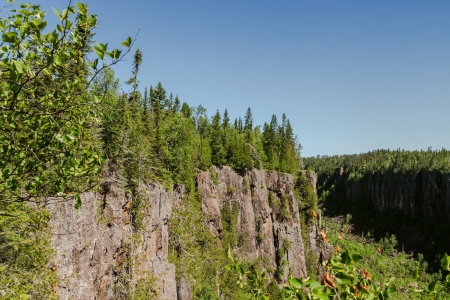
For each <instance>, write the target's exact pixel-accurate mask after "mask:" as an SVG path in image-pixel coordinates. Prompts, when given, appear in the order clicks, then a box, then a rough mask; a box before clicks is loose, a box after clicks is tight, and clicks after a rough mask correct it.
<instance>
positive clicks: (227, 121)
mask: <svg viewBox="0 0 450 300" xmlns="http://www.w3.org/2000/svg"><path fill="white" fill-rule="evenodd" d="M229 125H230V117H229V116H228V110H227V109H225V112H224V113H223V122H222V127H223V128H224V129H225V128H227V127H228V126H229Z"/></svg>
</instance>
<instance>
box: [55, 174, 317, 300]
mask: <svg viewBox="0 0 450 300" xmlns="http://www.w3.org/2000/svg"><path fill="white" fill-rule="evenodd" d="M311 180H312V179H311ZM197 186H198V193H199V197H200V201H201V204H202V208H201V209H202V213H203V214H204V215H205V219H206V222H205V226H207V227H208V228H209V229H210V230H211V231H212V232H214V233H215V235H216V237H217V238H218V239H221V240H222V239H223V238H224V236H225V234H226V231H227V230H228V231H229V230H230V228H231V229H232V230H233V231H234V232H233V233H234V234H235V236H238V237H239V238H238V239H237V240H238V241H237V243H236V244H235V245H233V246H235V247H234V252H235V254H236V256H238V257H241V258H249V259H256V258H263V260H264V262H265V267H266V269H267V270H268V271H269V275H271V276H272V277H274V278H275V277H276V278H277V279H278V280H281V282H283V281H285V280H286V279H287V276H288V274H292V275H294V276H297V277H306V276H307V271H306V265H305V255H304V247H303V241H302V234H301V226H300V215H299V209H298V203H297V199H296V198H295V196H294V191H293V186H294V178H293V176H292V175H289V174H283V173H277V172H272V171H263V170H251V171H246V172H244V173H242V174H239V173H237V172H235V171H233V170H232V169H231V168H229V167H221V168H217V167H212V168H211V169H210V170H209V171H208V172H200V173H198V174H197ZM101 187H102V188H101V189H100V190H99V191H95V192H90V193H85V194H82V195H81V200H82V206H81V207H80V208H79V209H75V208H74V200H64V199H59V198H55V199H53V201H52V204H51V205H50V206H49V210H50V212H51V214H52V223H51V228H52V232H53V233H54V234H53V240H52V245H53V247H54V249H55V252H56V257H55V261H54V264H53V267H54V268H56V269H57V270H58V274H59V278H60V284H59V286H57V287H56V289H57V290H58V293H59V295H60V297H61V299H127V293H130V291H132V290H133V289H135V288H136V286H139V285H142V284H145V283H146V281H145V280H147V279H148V280H150V281H147V283H148V288H149V289H152V291H151V295H153V296H155V295H156V296H155V297H156V298H157V299H177V297H178V299H191V298H192V295H191V292H190V287H189V283H188V282H180V283H179V286H177V283H176V279H175V267H174V265H172V264H171V263H169V262H168V247H169V245H168V241H169V235H170V228H169V225H168V222H169V220H170V218H171V214H172V208H173V207H175V206H181V205H183V204H182V201H183V195H184V190H183V188H182V187H178V188H176V189H174V190H173V191H171V192H170V193H169V192H167V191H166V190H165V189H164V188H163V187H162V186H161V185H159V184H151V185H146V186H144V187H142V189H141V196H142V199H144V200H145V201H146V205H145V209H144V216H143V221H142V228H141V229H136V228H135V227H134V226H133V219H132V218H133V214H131V209H132V200H131V196H130V195H129V193H127V192H126V191H125V189H124V188H123V187H122V185H120V184H119V183H118V182H116V181H104V182H102V184H101ZM233 213H235V218H231V219H230V218H228V219H227V216H226V215H227V214H228V217H229V216H230V214H233ZM224 223H227V224H224ZM231 223H233V224H231ZM231 225H232V226H231ZM230 226H231V227H230ZM229 233H230V232H229ZM222 244H223V243H222ZM275 274H276V275H275ZM133 283H138V284H137V285H132V284H133ZM144 287H145V288H147V287H146V286H145V285H144Z"/></svg>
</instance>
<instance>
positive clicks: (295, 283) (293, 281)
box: [289, 278, 302, 289]
mask: <svg viewBox="0 0 450 300" xmlns="http://www.w3.org/2000/svg"><path fill="white" fill-rule="evenodd" d="M289 284H290V285H292V286H293V287H294V288H296V289H301V288H302V282H301V280H300V279H298V278H291V279H289Z"/></svg>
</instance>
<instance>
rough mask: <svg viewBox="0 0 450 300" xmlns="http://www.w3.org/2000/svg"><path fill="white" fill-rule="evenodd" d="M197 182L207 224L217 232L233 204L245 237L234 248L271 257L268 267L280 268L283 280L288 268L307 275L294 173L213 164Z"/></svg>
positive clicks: (253, 255) (239, 230) (239, 231)
mask: <svg viewBox="0 0 450 300" xmlns="http://www.w3.org/2000/svg"><path fill="white" fill-rule="evenodd" d="M197 184H198V191H199V195H200V199H201V202H202V211H203V214H204V215H205V216H207V220H208V224H207V226H209V228H210V229H211V230H212V231H213V232H214V233H215V234H216V236H217V237H218V238H222V237H223V235H224V224H223V218H224V216H223V213H224V210H226V211H232V210H233V206H235V207H237V208H238V215H237V220H235V221H234V222H236V224H233V226H232V230H236V233H237V234H238V235H239V236H240V237H242V238H241V239H240V241H239V245H238V246H237V247H236V249H235V250H236V251H237V250H238V249H239V252H240V253H241V255H244V256H247V257H249V258H251V259H256V258H257V257H263V258H267V260H268V266H266V267H268V269H269V270H272V273H273V272H274V270H278V276H279V277H281V279H282V280H285V279H286V278H287V275H288V273H289V272H290V273H291V274H292V275H293V276H297V277H306V276H307V272H306V265H305V255H304V247H303V241H302V235H301V228H300V217H299V210H298V204H297V200H296V199H295V197H294V192H293V184H294V178H293V176H292V175H290V174H283V173H277V172H272V171H264V170H251V171H247V172H245V173H243V174H238V173H236V172H235V171H233V170H232V169H231V168H229V167H221V168H217V167H213V168H212V169H211V170H210V171H209V172H202V173H199V174H198V175H197ZM267 260H266V261H267ZM284 267H285V268H284ZM280 273H281V274H280ZM272 275H273V274H272ZM280 275H281V276H280Z"/></svg>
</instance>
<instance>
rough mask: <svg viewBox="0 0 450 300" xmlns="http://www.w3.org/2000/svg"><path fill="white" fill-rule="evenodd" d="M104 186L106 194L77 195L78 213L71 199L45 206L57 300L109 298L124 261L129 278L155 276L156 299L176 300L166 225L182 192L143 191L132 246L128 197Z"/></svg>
mask: <svg viewBox="0 0 450 300" xmlns="http://www.w3.org/2000/svg"><path fill="white" fill-rule="evenodd" d="M104 184H105V185H104V186H107V188H106V189H105V190H107V192H91V193H85V194H83V195H81V199H82V203H83V205H82V206H81V208H80V209H74V203H73V201H72V200H69V201H62V200H61V199H54V200H55V202H54V204H52V205H50V211H51V213H52V216H53V217H52V223H51V227H52V231H53V233H54V235H53V239H52V245H53V247H54V249H55V252H56V259H55V265H56V267H57V268H58V273H59V277H60V285H59V287H58V288H57V289H58V291H59V295H60V297H61V299H80V300H82V299H114V290H115V289H120V288H123V285H122V284H123V283H122V281H121V280H120V277H121V276H124V275H125V274H127V272H128V271H129V270H128V265H127V263H126V262H127V261H129V260H130V259H132V260H133V261H134V263H133V265H134V268H135V270H134V271H135V272H134V273H135V274H146V273H147V274H150V275H152V276H154V278H156V282H157V291H158V295H159V298H161V299H176V297H177V292H176V282H175V267H174V266H173V265H172V264H170V263H168V261H167V256H168V236H169V231H168V226H167V222H168V220H169V218H170V216H171V212H172V205H174V204H176V203H180V201H181V198H182V195H183V190H181V189H178V190H175V191H174V192H173V193H172V195H169V193H168V192H167V191H166V190H165V189H164V188H163V187H162V186H161V185H158V184H152V185H148V186H146V187H145V188H144V190H143V191H142V192H143V194H144V196H146V197H147V198H148V201H149V205H147V209H146V212H145V217H144V220H143V225H144V229H143V230H142V231H140V232H137V233H136V232H135V234H137V235H138V236H139V240H140V242H138V243H134V244H132V243H131V241H132V239H136V236H134V237H133V236H132V234H133V230H132V222H131V221H132V219H131V218H132V217H131V214H130V207H131V198H130V197H129V196H128V195H127V193H126V192H124V190H123V189H120V188H119V187H117V185H115V184H113V183H104ZM58 200H59V202H58ZM136 271H137V272H136ZM138 276H139V275H136V277H138ZM133 279H136V280H137V279H139V278H133Z"/></svg>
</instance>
